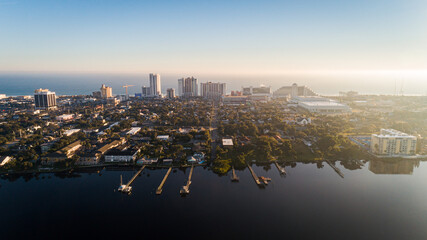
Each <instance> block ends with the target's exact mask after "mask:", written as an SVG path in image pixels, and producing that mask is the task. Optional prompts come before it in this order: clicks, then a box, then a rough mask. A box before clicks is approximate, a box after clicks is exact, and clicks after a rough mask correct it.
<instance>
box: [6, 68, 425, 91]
mask: <svg viewBox="0 0 427 240" xmlns="http://www.w3.org/2000/svg"><path fill="white" fill-rule="evenodd" d="M186 76H187V75H184V76H180V75H170V74H169V75H167V74H165V75H162V74H161V79H162V92H163V93H166V89H167V88H175V89H176V88H177V84H178V83H177V79H178V78H181V77H186ZM195 77H197V78H198V79H199V83H200V82H207V81H213V82H225V83H227V91H228V92H231V91H232V90H241V88H242V86H259V85H261V84H262V85H266V86H271V87H272V89H273V91H274V90H276V89H278V88H280V87H282V86H289V85H291V84H293V83H297V84H299V85H306V86H308V87H310V88H311V89H313V90H314V91H315V92H317V93H319V94H322V95H338V94H339V92H340V91H350V90H351V91H358V92H359V93H362V94H388V95H390V94H400V93H403V94H405V95H427V74H426V75H425V76H424V75H422V74H418V75H406V76H405V75H403V76H402V75H392V74H383V75H378V74H353V75H351V74H338V75H337V74H335V75H325V74H319V75H315V74H311V75H301V74H299V75H296V74H294V75H264V76H259V75H246V76H245V75H220V74H218V75H198V76H195ZM101 84H106V85H107V86H111V87H112V88H113V94H114V95H117V94H125V89H124V88H123V87H122V86H123V85H126V84H129V85H135V86H133V87H129V94H134V93H140V92H141V87H142V86H144V85H145V86H149V82H148V73H147V74H53V73H50V74H48V73H0V94H7V95H8V96H17V95H32V94H33V92H34V89H37V88H48V89H50V90H51V91H55V92H56V93H57V94H58V95H80V94H91V93H92V92H93V91H97V90H99V88H100V87H101Z"/></svg>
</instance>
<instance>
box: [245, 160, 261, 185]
mask: <svg viewBox="0 0 427 240" xmlns="http://www.w3.org/2000/svg"><path fill="white" fill-rule="evenodd" d="M248 168H249V171H250V172H251V174H252V177H253V178H254V180H255V183H256V184H257V185H261V182H260V181H259V178H258V176H257V175H256V174H255V172H254V170H253V169H252V167H251V166H250V165H249V164H248Z"/></svg>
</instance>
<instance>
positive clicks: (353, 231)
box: [0, 160, 427, 239]
mask: <svg viewBox="0 0 427 240" xmlns="http://www.w3.org/2000/svg"><path fill="white" fill-rule="evenodd" d="M408 161H409V160H408ZM337 166H338V167H339V168H340V169H341V170H342V172H343V173H344V175H345V177H344V179H342V178H341V177H339V176H338V175H337V174H336V173H335V172H334V171H333V169H332V168H330V167H329V166H328V165H326V164H324V166H323V168H318V166H317V165H316V164H301V163H298V164H297V165H296V166H295V167H293V168H291V167H287V168H286V170H287V173H288V175H287V176H286V177H283V176H280V174H279V173H278V171H277V169H276V168H275V166H274V165H271V166H270V169H268V167H261V166H260V167H254V170H255V172H256V173H257V174H258V175H263V176H266V177H271V178H272V182H271V183H270V184H269V185H268V186H267V187H266V188H264V189H260V188H258V187H257V186H256V185H255V183H254V181H253V179H252V177H251V175H250V173H249V171H248V170H247V169H246V170H245V171H238V172H237V174H238V176H239V177H240V182H239V183H232V182H231V181H230V176H223V177H219V176H217V175H215V174H214V173H212V172H211V171H209V170H207V169H203V168H202V167H198V168H196V169H195V170H194V174H193V183H192V185H191V187H190V190H191V193H190V194H189V195H188V196H187V197H186V198H181V197H180V195H179V189H180V186H182V185H183V184H184V182H185V180H186V176H188V173H189V169H187V170H186V172H183V171H182V170H177V171H174V172H172V173H171V175H170V176H169V179H168V180H167V182H166V184H165V186H164V189H163V194H162V195H160V196H157V195H156V194H155V190H156V188H157V186H158V185H159V183H160V182H161V180H162V178H163V176H164V174H165V173H166V169H162V170H150V169H145V170H144V172H143V174H142V175H141V177H139V178H137V179H136V180H135V182H134V183H133V193H132V195H130V196H127V195H124V194H120V193H118V192H116V191H115V189H117V187H118V184H119V181H120V180H119V179H120V174H123V177H124V179H125V180H128V179H130V178H131V176H132V175H133V174H134V173H135V172H136V171H108V170H104V171H102V172H101V176H100V175H99V174H97V173H78V176H76V177H74V178H61V177H58V176H56V175H54V174H43V175H40V176H39V179H35V178H32V179H30V180H25V179H24V178H22V177H21V178H19V179H16V180H14V181H10V180H6V179H2V180H0V184H1V187H0V212H1V217H0V226H2V227H1V229H2V230H1V236H2V237H1V239H23V238H28V239H69V238H93V239H111V238H119V237H120V238H121V239H125V238H130V237H133V239H149V238H154V239H164V238H169V239H183V238H187V239H427V162H419V161H412V160H411V161H409V162H391V163H388V162H384V161H379V162H375V163H371V166H369V163H367V164H366V165H365V167H363V169H358V170H347V169H345V168H344V167H343V166H342V165H340V164H339V163H337ZM42 177H44V179H43V178H42Z"/></svg>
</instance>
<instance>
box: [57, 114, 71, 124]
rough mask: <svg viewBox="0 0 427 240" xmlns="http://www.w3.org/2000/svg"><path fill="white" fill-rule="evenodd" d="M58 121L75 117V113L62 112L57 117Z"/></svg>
mask: <svg viewBox="0 0 427 240" xmlns="http://www.w3.org/2000/svg"><path fill="white" fill-rule="evenodd" d="M55 119H56V121H60V122H66V121H70V120H73V119H74V115H73V114H62V115H59V116H56V117H55Z"/></svg>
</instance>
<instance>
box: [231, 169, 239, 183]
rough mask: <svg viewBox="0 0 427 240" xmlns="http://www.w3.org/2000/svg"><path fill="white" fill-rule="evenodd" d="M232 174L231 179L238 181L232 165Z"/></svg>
mask: <svg viewBox="0 0 427 240" xmlns="http://www.w3.org/2000/svg"><path fill="white" fill-rule="evenodd" d="M231 172H232V175H231V181H232V182H238V181H239V177H238V176H237V175H236V170H234V166H233V167H232V170H231Z"/></svg>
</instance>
